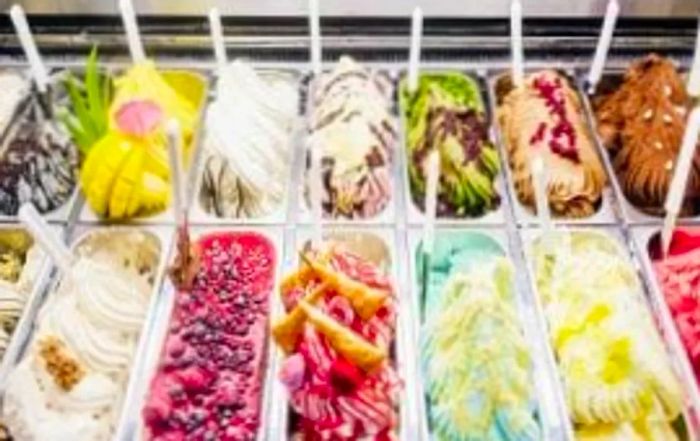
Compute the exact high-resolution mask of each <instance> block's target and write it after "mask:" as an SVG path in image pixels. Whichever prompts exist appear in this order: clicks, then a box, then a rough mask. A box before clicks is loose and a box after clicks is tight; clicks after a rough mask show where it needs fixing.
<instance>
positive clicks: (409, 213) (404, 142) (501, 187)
mask: <svg viewBox="0 0 700 441" xmlns="http://www.w3.org/2000/svg"><path fill="white" fill-rule="evenodd" d="M449 72H459V73H461V74H463V75H464V76H466V77H468V78H470V79H472V80H474V81H475V82H476V83H477V84H478V86H479V91H480V95H481V100H482V102H483V104H484V110H485V112H486V120H487V124H488V126H489V139H490V140H492V142H493V145H494V147H495V148H496V149H498V147H497V143H496V141H495V140H496V137H495V133H494V126H493V124H492V121H493V115H492V114H491V106H490V105H489V99H488V98H489V97H488V90H487V87H486V81H485V79H484V75H483V72H475V71H465V72H462V71H457V70H451V71H450V70H431V71H424V72H423V73H424V74H428V75H429V74H440V73H449ZM405 75H406V74H405V73H402V74H401V77H400V79H399V87H397V88H396V95H397V101H398V96H399V94H400V93H401V90H400V84H401V79H403V78H404V77H405ZM399 107H400V104H399ZM399 136H400V140H401V149H400V150H401V152H400V156H401V159H402V162H401V170H402V173H401V180H402V181H403V187H404V188H403V191H404V195H405V197H404V206H405V207H406V218H407V220H408V223H409V224H411V225H419V224H422V223H423V222H424V221H425V214H424V212H423V209H421V208H419V206H418V205H417V204H416V201H415V199H414V198H413V194H412V192H411V185H410V180H409V174H408V167H409V161H410V158H408V153H409V146H408V126H407V121H406V114H405V112H404V111H403V109H401V108H399ZM498 154H499V164H500V168H501V169H500V170H499V172H498V174H497V176H496V178H495V179H494V188H495V191H496V192H497V194H498V195H499V196H500V198H501V200H500V204H499V206H498V207H497V208H496V209H494V210H491V211H488V212H486V213H484V214H483V215H482V216H478V217H468V216H467V217H447V216H444V217H443V216H438V217H437V218H436V220H435V222H436V224H438V225H446V226H458V225H459V226H462V225H465V226H466V225H470V226H478V225H502V224H504V223H505V222H506V216H505V214H504V212H505V211H507V210H510V204H509V200H508V196H507V195H506V178H505V175H504V169H505V168H506V166H507V165H506V163H505V161H504V160H503V157H502V156H501V153H500V151H499V153H498Z"/></svg>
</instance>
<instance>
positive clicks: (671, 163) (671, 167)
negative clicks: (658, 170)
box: [664, 159, 673, 171]
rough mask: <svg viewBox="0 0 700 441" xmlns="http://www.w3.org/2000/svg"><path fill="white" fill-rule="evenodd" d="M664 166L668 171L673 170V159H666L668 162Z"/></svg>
mask: <svg viewBox="0 0 700 441" xmlns="http://www.w3.org/2000/svg"><path fill="white" fill-rule="evenodd" d="M664 168H665V169H666V170H668V171H671V169H673V161H671V160H670V159H669V160H668V161H666V164H664Z"/></svg>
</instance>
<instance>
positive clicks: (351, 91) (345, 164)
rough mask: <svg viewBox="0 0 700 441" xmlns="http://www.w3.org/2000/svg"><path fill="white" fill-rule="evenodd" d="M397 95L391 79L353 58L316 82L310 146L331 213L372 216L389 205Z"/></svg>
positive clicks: (326, 209)
mask: <svg viewBox="0 0 700 441" xmlns="http://www.w3.org/2000/svg"><path fill="white" fill-rule="evenodd" d="M391 93H392V87H391V84H390V82H389V80H388V78H386V77H385V76H384V75H382V74H380V73H376V72H373V71H370V70H367V69H365V68H363V67H362V66H360V65H359V64H357V63H356V62H355V61H353V60H352V59H351V58H349V57H342V58H341V59H340V62H339V63H338V65H337V66H336V68H335V69H334V70H333V71H332V72H330V73H326V74H323V75H322V76H321V77H320V78H319V79H318V80H317V81H315V82H314V83H313V87H312V97H311V100H310V103H309V106H310V112H311V113H310V116H309V138H308V140H307V144H308V148H309V154H310V155H319V162H320V164H321V168H322V179H323V199H322V204H323V209H324V213H325V215H326V216H328V217H333V218H339V217H340V218H368V217H374V216H376V215H378V214H379V213H380V212H382V211H383V210H384V208H385V207H386V206H387V204H388V202H389V200H390V198H391V194H392V188H391V164H392V156H393V150H394V148H395V144H396V142H397V130H396V126H395V120H394V117H393V116H392V114H391ZM309 158H310V156H309ZM308 179H309V178H308V174H307V186H308Z"/></svg>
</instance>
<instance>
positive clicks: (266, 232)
mask: <svg viewBox="0 0 700 441" xmlns="http://www.w3.org/2000/svg"><path fill="white" fill-rule="evenodd" d="M218 232H239V233H241V232H246V233H257V234H260V235H262V236H264V237H266V238H268V239H269V240H270V241H271V242H272V243H273V244H274V245H275V252H276V265H275V266H276V268H275V275H274V277H275V280H274V289H273V290H272V292H271V293H270V295H271V296H272V297H273V298H272V299H270V302H269V305H270V313H269V314H270V315H272V313H273V310H272V306H273V305H274V304H275V300H274V299H275V298H277V297H278V295H277V292H278V286H279V281H280V274H281V273H280V268H281V260H282V256H283V244H284V242H283V235H282V231H281V230H280V229H279V227H277V228H269V227H268V228H255V227H248V226H239V227H231V226H227V227H224V226H213V225H207V226H204V225H200V226H195V227H192V228H191V234H192V241H193V242H194V241H196V240H197V238H198V237H201V236H202V235H204V234H209V233H218ZM176 255H177V247H176V246H175V245H173V246H172V247H171V249H170V251H169V253H168V254H167V256H168V257H167V259H166V261H167V262H168V263H167V264H166V266H167V265H169V264H170V263H172V261H173V259H174V258H175V256H176ZM158 292H159V294H158V295H157V304H156V307H155V311H156V312H155V313H154V315H153V316H152V320H151V323H150V325H151V332H150V333H149V334H150V335H149V336H148V339H147V341H145V342H144V344H143V350H142V351H139V355H140V356H139V360H138V364H136V365H135V366H136V369H137V370H136V371H135V372H136V374H137V375H134V377H135V380H134V384H133V385H130V386H133V387H132V388H130V390H131V392H132V394H131V396H130V401H129V403H130V405H129V410H128V412H127V413H125V414H124V417H123V418H122V421H121V423H120V431H119V434H118V435H119V436H117V437H116V438H115V439H118V440H141V439H146V437H145V436H144V435H145V433H146V428H145V426H144V424H143V418H142V416H141V411H142V409H143V406H144V404H145V400H146V396H147V394H148V392H149V389H150V384H151V380H152V378H153V376H154V374H155V373H156V369H157V367H158V364H159V362H160V358H161V355H162V348H163V343H164V342H165V338H166V337H167V332H168V327H169V325H170V320H171V314H172V312H173V309H174V306H175V296H176V295H177V292H176V290H175V288H174V286H173V284H172V283H171V281H170V279H169V278H168V277H166V276H164V277H163V280H162V284H161V286H160V287H159V288H158ZM267 345H268V347H267V350H266V355H265V356H264V360H265V361H264V362H265V366H266V368H265V373H264V375H263V388H262V400H261V409H260V426H259V429H258V435H257V438H256V439H257V440H259V441H262V440H265V439H266V431H267V430H268V427H269V426H271V425H272V424H273V422H272V421H271V420H270V418H271V413H270V411H269V407H270V402H271V400H272V398H271V396H270V393H271V392H272V390H273V388H272V385H271V383H272V375H273V370H274V369H273V368H274V363H275V357H274V354H275V352H274V349H273V347H272V346H273V343H272V342H271V341H270V339H269V337H268V341H267Z"/></svg>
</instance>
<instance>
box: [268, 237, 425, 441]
mask: <svg viewBox="0 0 700 441" xmlns="http://www.w3.org/2000/svg"><path fill="white" fill-rule="evenodd" d="M324 237H325V238H333V239H334V240H338V241H340V242H345V243H347V244H352V243H353V242H354V241H355V240H358V239H357V238H360V237H361V238H365V239H370V238H371V240H372V241H373V243H374V245H376V246H375V249H374V250H373V251H372V252H377V253H378V252H379V251H378V250H382V251H381V252H382V253H385V254H383V256H384V258H385V259H386V260H387V263H388V268H384V269H385V271H386V273H387V274H388V275H389V276H390V278H391V280H392V283H393V284H394V289H395V290H396V295H397V300H398V301H399V305H398V310H397V324H396V334H395V342H394V351H393V352H394V356H395V358H394V360H393V361H394V366H395V368H396V370H397V372H398V374H399V376H400V377H401V379H402V381H404V382H405V384H404V387H403V388H402V390H401V392H400V396H399V399H398V403H397V404H398V406H399V430H398V434H399V435H398V437H399V439H400V440H402V441H408V440H413V439H415V437H414V436H415V433H417V430H418V425H417V421H416V419H415V417H414V414H413V413H412V412H413V411H414V409H415V403H414V396H413V391H414V389H413V385H414V381H415V376H414V375H412V371H411V369H412V367H413V363H414V361H415V358H414V355H413V351H412V349H411V348H410V347H406V345H407V343H410V340H411V337H410V336H411V335H412V326H413V323H414V319H413V316H412V315H411V311H412V307H411V304H410V301H409V299H407V298H406V292H405V291H404V292H401V291H399V289H400V288H399V287H400V286H401V284H400V282H399V279H398V274H399V273H398V268H399V267H401V266H403V265H406V263H405V262H404V261H403V258H402V257H401V256H399V255H398V253H397V245H396V237H395V236H394V230H393V229H390V228H379V227H368V226H365V227H344V226H333V227H329V228H328V229H327V230H325V231H324ZM311 238H312V232H311V231H309V230H308V229H299V230H298V232H297V234H296V235H295V237H294V239H293V244H294V245H293V246H289V247H288V248H287V252H288V254H287V258H286V259H285V263H286V265H287V266H286V267H285V271H290V270H293V269H294V268H296V267H297V265H298V253H297V252H298V250H299V249H301V247H303V246H304V245H305V244H306V243H308V242H309V240H311ZM358 244H359V242H357V243H356V244H355V246H354V247H353V248H352V250H353V252H355V253H358V254H360V255H362V254H363V251H364V252H365V253H368V252H371V251H370V250H368V249H360V248H358ZM276 303H277V305H276V306H275V308H274V309H275V310H276V311H277V314H281V313H282V311H283V307H282V304H281V299H280V298H279V296H277V300H276ZM282 357H283V354H282V353H281V351H279V350H278V351H277V354H276V362H275V371H277V370H278V369H279V366H280V363H281V360H282ZM275 375H276V374H275ZM273 388H274V389H273V396H274V397H277V399H275V400H274V401H273V403H272V404H273V407H272V408H271V409H270V412H271V413H272V415H274V416H273V418H272V420H273V424H272V425H271V427H270V430H269V431H268V440H280V441H281V440H290V439H291V432H290V429H291V428H290V422H291V411H290V409H289V396H288V393H287V391H286V389H285V387H284V385H283V384H282V383H281V382H280V381H279V380H275V381H274V386H273Z"/></svg>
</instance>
